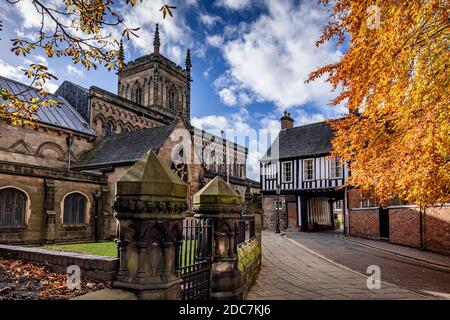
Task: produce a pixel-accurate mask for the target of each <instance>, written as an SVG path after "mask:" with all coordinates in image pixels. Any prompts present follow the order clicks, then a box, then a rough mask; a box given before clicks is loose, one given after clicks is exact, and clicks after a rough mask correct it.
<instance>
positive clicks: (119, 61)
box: [118, 39, 125, 71]
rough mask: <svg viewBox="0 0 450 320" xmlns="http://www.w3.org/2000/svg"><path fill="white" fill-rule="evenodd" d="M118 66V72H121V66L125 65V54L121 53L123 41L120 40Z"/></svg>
mask: <svg viewBox="0 0 450 320" xmlns="http://www.w3.org/2000/svg"><path fill="white" fill-rule="evenodd" d="M118 64H119V71H121V70H122V68H123V66H124V65H125V54H124V53H123V41H122V39H120V47H119V56H118Z"/></svg>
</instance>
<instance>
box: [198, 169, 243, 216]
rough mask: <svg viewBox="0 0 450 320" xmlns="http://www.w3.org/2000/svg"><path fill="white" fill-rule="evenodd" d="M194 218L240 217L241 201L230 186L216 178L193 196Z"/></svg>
mask: <svg viewBox="0 0 450 320" xmlns="http://www.w3.org/2000/svg"><path fill="white" fill-rule="evenodd" d="M193 204H194V211H195V212H196V216H209V215H210V214H212V215H213V216H218V215H223V216H230V215H231V216H232V217H240V213H241V211H242V207H241V205H242V199H241V196H240V195H239V194H237V193H236V191H234V190H233V188H232V187H231V185H229V184H228V183H226V182H225V181H224V180H223V179H222V178H221V177H219V176H217V177H215V178H214V179H213V180H212V181H210V182H209V183H208V184H207V185H206V186H204V187H203V188H202V189H201V190H200V191H199V192H197V193H196V194H195V195H194V201H193Z"/></svg>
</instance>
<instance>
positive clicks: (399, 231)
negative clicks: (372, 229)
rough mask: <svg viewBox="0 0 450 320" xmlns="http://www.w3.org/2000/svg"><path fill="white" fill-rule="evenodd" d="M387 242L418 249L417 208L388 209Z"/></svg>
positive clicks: (418, 213)
mask: <svg viewBox="0 0 450 320" xmlns="http://www.w3.org/2000/svg"><path fill="white" fill-rule="evenodd" d="M389 242H391V243H395V244H401V245H405V246H410V247H416V248H420V211H419V208H406V207H405V208H398V209H389Z"/></svg>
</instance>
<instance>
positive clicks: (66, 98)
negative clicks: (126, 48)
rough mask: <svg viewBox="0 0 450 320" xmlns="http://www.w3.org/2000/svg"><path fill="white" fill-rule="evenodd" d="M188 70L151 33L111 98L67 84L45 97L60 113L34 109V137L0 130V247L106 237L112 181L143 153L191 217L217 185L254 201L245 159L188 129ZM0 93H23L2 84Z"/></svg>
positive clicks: (220, 141) (236, 148) (240, 151)
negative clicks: (206, 190)
mask: <svg viewBox="0 0 450 320" xmlns="http://www.w3.org/2000/svg"><path fill="white" fill-rule="evenodd" d="M120 59H122V61H123V48H122V47H121V54H120ZM191 67H192V65H191V57H190V52H189V50H188V51H187V55H186V64H185V67H184V68H183V67H181V66H178V65H177V64H175V63H174V62H172V61H171V60H169V59H168V58H166V57H164V56H163V55H162V54H161V53H160V37H159V30H158V26H157V27H156V31H155V38H154V48H153V53H151V54H149V55H145V56H143V57H140V58H138V59H136V60H134V61H130V62H128V63H124V64H123V67H122V68H121V70H120V71H119V72H118V94H114V93H111V92H109V91H106V90H103V89H100V88H97V87H90V88H84V87H81V86H79V85H77V84H74V83H71V82H69V81H65V82H64V83H63V84H62V85H61V86H60V87H59V89H58V90H57V91H56V92H55V93H54V94H53V95H52V96H50V97H49V99H55V100H58V102H59V103H58V107H53V108H42V109H40V110H39V111H38V112H37V115H36V123H35V125H34V126H33V127H19V126H13V125H9V124H7V123H5V122H0V242H2V243H46V242H58V241H59V242H61V241H84V240H94V239H109V238H112V237H114V236H115V234H116V219H115V218H114V217H113V212H112V208H111V204H112V201H113V199H114V196H115V184H116V181H117V180H118V179H119V178H120V177H121V176H122V175H123V174H124V173H125V172H126V171H127V169H128V168H130V167H131V166H132V165H133V164H134V163H135V162H136V161H137V160H139V159H140V158H141V157H142V156H143V155H144V154H145V153H147V152H148V151H149V150H150V149H152V150H154V151H155V152H156V153H157V155H158V156H159V157H160V159H161V160H162V161H163V162H164V163H166V164H167V165H168V166H170V167H171V168H172V170H174V171H175V172H176V173H177V174H178V175H179V176H180V177H181V178H182V179H183V180H184V181H185V182H186V183H187V184H188V186H189V188H188V190H189V191H188V199H187V202H188V204H189V208H190V209H191V206H192V196H193V194H195V193H196V192H197V191H198V190H200V189H201V188H202V187H203V186H204V185H205V184H206V183H208V182H209V181H210V180H211V179H213V178H214V177H215V176H217V175H221V176H223V177H224V178H225V179H228V180H229V182H230V183H231V184H232V185H233V187H234V189H235V190H236V191H238V192H239V194H241V195H242V196H244V194H245V192H246V191H248V190H250V191H251V192H253V193H255V192H258V190H259V183H257V182H255V181H252V180H250V179H247V178H246V160H247V149H246V148H245V147H243V146H241V145H237V144H235V143H232V142H230V141H228V140H226V139H225V138H223V137H218V136H216V135H213V134H210V133H208V132H205V131H203V130H201V129H198V128H195V127H193V126H192V125H191V124H190V93H191ZM0 86H1V87H4V88H8V89H9V90H11V91H12V92H14V93H20V92H22V91H24V89H26V87H27V86H26V85H25V84H22V83H19V82H17V81H14V80H11V79H7V78H4V77H0ZM24 96H27V97H30V96H32V97H39V93H38V91H37V90H35V89H31V90H28V91H26V92H25V93H24ZM190 209H189V210H190Z"/></svg>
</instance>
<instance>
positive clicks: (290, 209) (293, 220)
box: [287, 202, 298, 229]
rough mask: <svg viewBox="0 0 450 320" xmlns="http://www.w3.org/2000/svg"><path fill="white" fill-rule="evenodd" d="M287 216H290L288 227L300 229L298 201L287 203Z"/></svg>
mask: <svg viewBox="0 0 450 320" xmlns="http://www.w3.org/2000/svg"><path fill="white" fill-rule="evenodd" d="M287 216H288V228H289V229H298V221H297V203H295V202H288V203H287Z"/></svg>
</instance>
